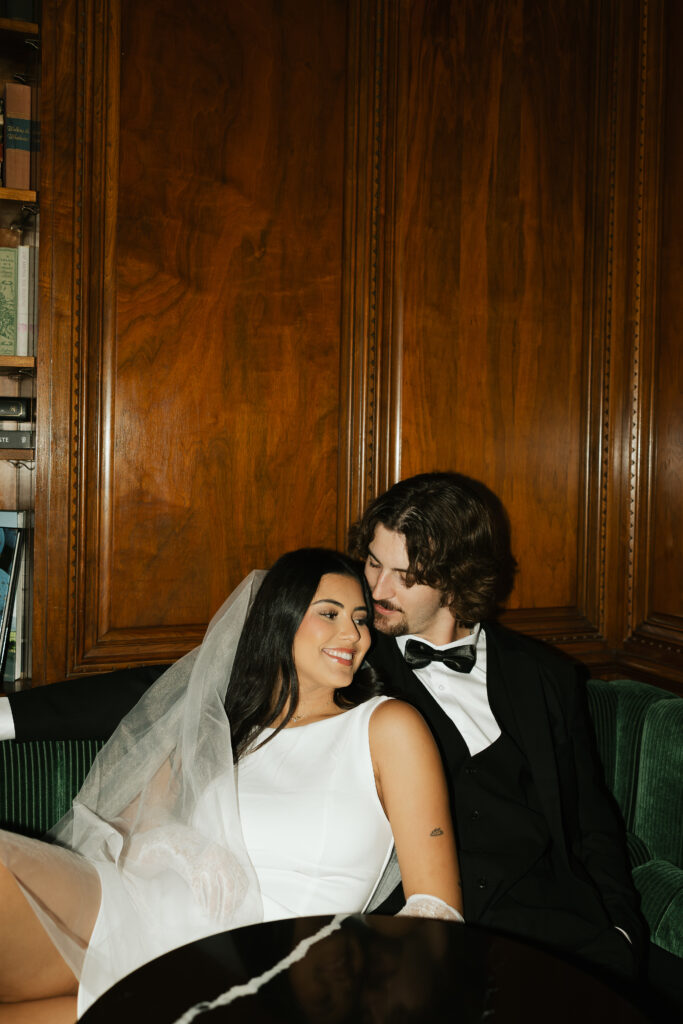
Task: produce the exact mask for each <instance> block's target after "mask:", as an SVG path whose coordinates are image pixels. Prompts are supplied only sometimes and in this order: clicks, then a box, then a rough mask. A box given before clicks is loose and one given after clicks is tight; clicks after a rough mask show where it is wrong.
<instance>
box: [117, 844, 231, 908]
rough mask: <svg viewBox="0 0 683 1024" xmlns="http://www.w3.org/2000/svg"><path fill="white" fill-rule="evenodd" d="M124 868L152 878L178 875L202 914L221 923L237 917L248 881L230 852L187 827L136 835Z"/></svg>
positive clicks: (126, 855) (128, 849) (129, 848)
mask: <svg viewBox="0 0 683 1024" xmlns="http://www.w3.org/2000/svg"><path fill="white" fill-rule="evenodd" d="M121 866H122V867H123V868H124V870H129V871H132V872H133V873H134V874H136V875H138V876H142V877H143V878H144V877H147V878H152V877H153V876H154V875H156V874H159V873H160V872H163V871H174V872H175V873H176V874H177V875H179V876H180V878H182V879H183V881H184V882H185V883H186V884H187V886H188V888H189V889H190V892H191V893H192V895H193V897H194V899H195V900H196V902H197V904H198V906H199V907H200V908H201V910H202V912H203V913H204V914H206V915H208V916H209V917H210V918H211V919H212V920H215V921H221V920H223V919H225V918H229V917H230V916H231V914H233V913H234V911H235V907H236V906H237V905H238V904H239V901H240V899H241V897H242V895H243V893H244V889H245V884H246V877H245V874H244V871H243V869H242V866H241V865H240V863H239V861H238V860H237V858H236V857H234V856H233V855H232V854H231V853H230V851H229V850H227V849H226V848H225V847H223V846H220V845H219V844H218V843H215V842H212V841H211V840H209V839H206V838H205V837H204V836H202V835H201V834H200V833H198V832H196V831H195V830H194V829H192V828H188V827H187V826H185V825H166V826H161V827H157V828H152V829H149V830H148V831H146V832H141V833H138V834H137V835H135V836H134V837H133V838H132V839H131V841H130V842H129V843H128V844H127V847H126V851H125V858H124V859H123V862H122V864H121Z"/></svg>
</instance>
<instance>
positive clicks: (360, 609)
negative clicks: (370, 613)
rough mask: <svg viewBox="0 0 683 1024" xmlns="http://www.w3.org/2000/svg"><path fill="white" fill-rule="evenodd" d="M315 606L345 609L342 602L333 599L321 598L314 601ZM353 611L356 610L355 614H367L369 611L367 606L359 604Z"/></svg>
mask: <svg viewBox="0 0 683 1024" xmlns="http://www.w3.org/2000/svg"><path fill="white" fill-rule="evenodd" d="M313 604H336V606H337V608H343V607H344V605H343V604H342V603H341V601H335V600H334V598H333V597H321V598H320V600H318V601H313V602H312V605H313ZM353 610H354V612H367V610H368V609H367V605H364V604H357V605H356V607H355V608H354V609H353Z"/></svg>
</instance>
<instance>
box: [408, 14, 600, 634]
mask: <svg viewBox="0 0 683 1024" xmlns="http://www.w3.org/2000/svg"><path fill="white" fill-rule="evenodd" d="M589 8H590V5H589V4H581V3H579V4H574V3H572V4H553V5H552V7H550V6H548V5H544V4H533V3H528V2H523V0H520V2H517V3H497V4H496V3H493V4H487V5H481V4H477V3H452V4H443V3H430V2H425V3H417V4H413V5H411V7H410V12H411V14H410V23H409V24H408V25H407V26H406V32H407V33H408V35H409V37H410V39H411V40H412V41H413V43H412V47H411V56H410V59H411V72H410V94H409V97H408V109H407V111H406V115H405V120H406V123H407V124H408V125H410V131H409V136H408V139H407V141H406V145H407V148H408V172H407V179H406V189H405V194H404V195H403V196H402V197H401V203H400V225H399V232H400V237H401V241H400V245H401V247H402V249H403V266H404V277H403V282H402V292H403V368H404V373H403V402H402V453H401V474H402V475H403V476H407V475H410V474H411V473H414V472H418V471H422V470H429V469H434V468H457V469H459V470H460V471H463V472H466V473H469V474H470V475H472V476H475V477H478V478H480V479H483V480H484V481H485V482H486V483H487V484H488V485H489V486H491V487H492V488H493V489H494V490H495V491H496V493H498V494H499V495H500V497H501V498H502V500H503V502H504V503H505V505H506V507H507V509H508V511H509V514H510V517H511V521H512V528H513V536H514V543H515V550H516V554H517V557H518V559H519V561H520V564H521V567H522V568H521V572H520V574H519V580H518V584H517V587H516V592H515V596H514V598H513V604H514V606H516V607H519V608H524V609H533V608H543V609H545V608H565V609H567V614H568V615H569V614H575V612H574V610H575V609H576V608H577V607H578V604H579V600H578V579H577V572H578V560H577V548H578V544H579V533H578V531H579V510H580V504H581V499H582V495H581V493H580V481H581V463H582V460H583V458H584V457H585V443H586V431H585V429H584V410H583V408H582V405H583V398H582V373H583V366H584V363H585V360H586V345H587V343H588V342H587V339H586V338H585V336H584V333H583V321H584V302H585V301H586V280H585V272H584V253H585V251H586V247H587V244H588V243H589V241H590V239H587V236H586V193H587V187H586V186H587V179H588V176H589V173H590V167H589V164H588V155H589V153H588V134H589V130H590V127H591V125H590V124H589V122H588V117H589V114H590V113H591V111H592V97H591V92H590V87H591V81H592V66H593V63H594V60H595V42H594V38H593V34H592V25H591V20H590V17H589ZM588 414H589V415H590V410H588ZM570 610H571V611H570Z"/></svg>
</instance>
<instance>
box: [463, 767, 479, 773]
mask: <svg viewBox="0 0 683 1024" xmlns="http://www.w3.org/2000/svg"><path fill="white" fill-rule="evenodd" d="M465 774H466V775H476V774H477V769H476V768H465Z"/></svg>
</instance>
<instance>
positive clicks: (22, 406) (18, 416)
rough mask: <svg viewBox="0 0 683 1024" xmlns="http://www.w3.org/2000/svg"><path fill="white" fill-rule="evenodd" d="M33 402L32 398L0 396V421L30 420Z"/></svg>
mask: <svg viewBox="0 0 683 1024" xmlns="http://www.w3.org/2000/svg"><path fill="white" fill-rule="evenodd" d="M33 409H34V402H33V399H32V398H23V397H20V396H17V395H0V420H17V421H22V420H32V419H33Z"/></svg>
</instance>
